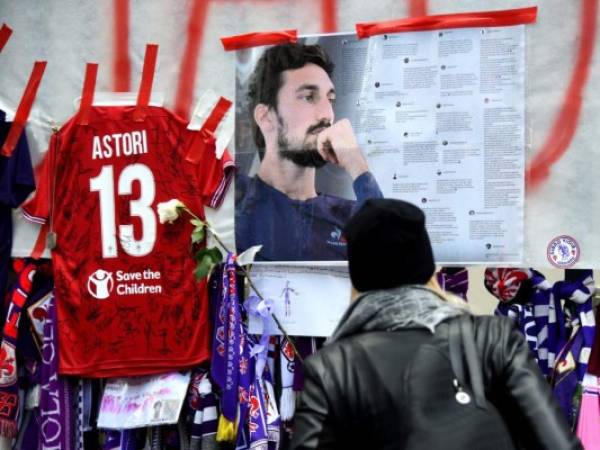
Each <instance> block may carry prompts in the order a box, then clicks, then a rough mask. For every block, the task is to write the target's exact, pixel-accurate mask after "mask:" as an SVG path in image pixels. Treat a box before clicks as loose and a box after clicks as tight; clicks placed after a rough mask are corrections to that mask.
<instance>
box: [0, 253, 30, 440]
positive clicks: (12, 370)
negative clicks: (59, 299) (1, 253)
mask: <svg viewBox="0 0 600 450" xmlns="http://www.w3.org/2000/svg"><path fill="white" fill-rule="evenodd" d="M36 267H37V266H36V265H35V264H34V263H32V262H24V261H23V260H15V271H16V272H17V273H18V279H17V282H16V283H15V287H14V289H13V291H12V294H11V297H10V299H11V301H10V305H9V307H8V311H7V313H6V322H5V324H4V334H3V336H2V344H1V347H0V435H1V436H4V437H7V438H11V439H12V438H15V437H16V436H17V419H18V417H19V384H18V382H17V355H16V346H17V336H18V330H19V319H20V318H21V312H22V310H23V306H24V305H25V302H26V301H27V297H28V296H29V294H30V293H31V288H32V284H33V276H34V275H35V272H36Z"/></svg>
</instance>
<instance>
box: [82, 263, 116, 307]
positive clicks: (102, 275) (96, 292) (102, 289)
mask: <svg viewBox="0 0 600 450" xmlns="http://www.w3.org/2000/svg"><path fill="white" fill-rule="evenodd" d="M114 287H115V282H114V280H113V276H112V272H107V271H106V270H102V269H98V270H96V271H95V272H93V273H92V274H91V275H90V276H89V277H88V282H87V289H88V292H89V293H90V295H91V296H92V297H95V298H97V299H98V300H104V299H105V298H108V296H109V295H110V293H111V291H112V290H113V288H114Z"/></svg>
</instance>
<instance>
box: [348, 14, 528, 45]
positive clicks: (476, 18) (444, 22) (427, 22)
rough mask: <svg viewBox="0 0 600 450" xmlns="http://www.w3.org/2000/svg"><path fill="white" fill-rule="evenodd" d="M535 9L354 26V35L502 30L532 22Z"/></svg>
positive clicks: (411, 19) (420, 18)
mask: <svg viewBox="0 0 600 450" xmlns="http://www.w3.org/2000/svg"><path fill="white" fill-rule="evenodd" d="M536 19H537V6H532V7H530V8H519V9H506V10H503V11H481V12H472V13H459V14H441V15H437V16H424V17H411V18H408V19H400V20H391V21H387V22H370V23H357V24H356V34H357V35H358V37H359V38H360V39H363V38H367V37H370V36H376V35H378V34H385V33H400V32H405V31H428V30H439V29H443V28H472V27H504V26H510V25H521V24H526V23H534V22H535V21H536Z"/></svg>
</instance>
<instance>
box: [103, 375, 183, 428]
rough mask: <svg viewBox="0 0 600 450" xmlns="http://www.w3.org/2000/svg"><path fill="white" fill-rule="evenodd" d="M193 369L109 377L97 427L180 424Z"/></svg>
mask: <svg viewBox="0 0 600 450" xmlns="http://www.w3.org/2000/svg"><path fill="white" fill-rule="evenodd" d="M189 383H190V372H185V373H180V372H172V373H166V374H161V375H151V376H145V377H136V378H113V379H110V380H108V382H107V383H106V386H105V387H104V392H103V393H102V400H101V403H100V412H99V414H98V428H108V429H129V428H139V427H145V426H149V425H164V424H171V423H177V420H178V418H179V413H180V412H181V407H182V406H183V402H184V400H185V395H186V393H187V388H188V385H189Z"/></svg>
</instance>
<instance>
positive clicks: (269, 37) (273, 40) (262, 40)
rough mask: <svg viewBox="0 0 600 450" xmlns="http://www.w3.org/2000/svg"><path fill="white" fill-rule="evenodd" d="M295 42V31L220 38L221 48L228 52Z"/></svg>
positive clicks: (296, 39)
mask: <svg viewBox="0 0 600 450" xmlns="http://www.w3.org/2000/svg"><path fill="white" fill-rule="evenodd" d="M297 41H298V32H297V31H296V30H283V31H265V32H258V33H248V34H240V35H238V36H229V37H224V38H221V43H222V44H223V48H224V49H225V51H228V52H230V51H232V50H242V49H244V48H251V47H260V46H261V45H279V44H289V43H295V42H297Z"/></svg>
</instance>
